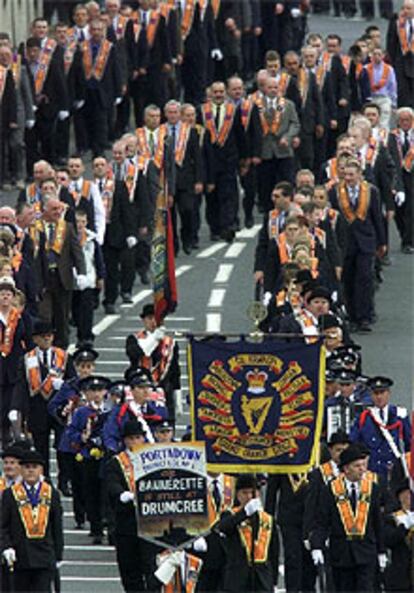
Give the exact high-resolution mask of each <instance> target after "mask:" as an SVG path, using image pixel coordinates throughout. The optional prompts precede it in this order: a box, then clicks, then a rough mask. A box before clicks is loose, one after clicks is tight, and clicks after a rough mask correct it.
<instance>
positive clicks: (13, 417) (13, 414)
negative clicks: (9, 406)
mask: <svg viewBox="0 0 414 593" xmlns="http://www.w3.org/2000/svg"><path fill="white" fill-rule="evenodd" d="M7 418H8V419H9V420H10V422H17V421H18V419H19V412H18V411H17V410H10V412H9V413H8V414H7Z"/></svg>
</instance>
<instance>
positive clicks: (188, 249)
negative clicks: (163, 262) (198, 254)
mask: <svg viewBox="0 0 414 593" xmlns="http://www.w3.org/2000/svg"><path fill="white" fill-rule="evenodd" d="M183 251H184V253H185V254H186V255H191V247H190V245H183Z"/></svg>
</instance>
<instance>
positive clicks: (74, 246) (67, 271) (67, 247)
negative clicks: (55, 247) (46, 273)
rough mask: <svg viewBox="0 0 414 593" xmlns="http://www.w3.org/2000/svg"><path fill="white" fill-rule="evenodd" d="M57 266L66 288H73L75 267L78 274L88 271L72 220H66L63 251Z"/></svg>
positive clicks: (58, 257)
mask: <svg viewBox="0 0 414 593" xmlns="http://www.w3.org/2000/svg"><path fill="white" fill-rule="evenodd" d="M57 268H58V272H59V277H60V281H61V282H62V285H63V287H64V289H65V290H73V268H76V271H77V272H78V274H85V273H86V267H85V259H84V256H83V252H82V249H81V246H80V245H79V241H78V238H77V235H76V232H75V229H74V228H73V225H72V224H71V223H70V222H66V234H65V240H64V241H63V246H62V251H61V252H60V254H59V255H58V256H57Z"/></svg>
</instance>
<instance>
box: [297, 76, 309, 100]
mask: <svg viewBox="0 0 414 593" xmlns="http://www.w3.org/2000/svg"><path fill="white" fill-rule="evenodd" d="M298 89H299V93H300V96H301V99H302V105H304V104H305V103H306V99H307V98H308V91H309V73H308V71H307V70H305V68H299V73H298Z"/></svg>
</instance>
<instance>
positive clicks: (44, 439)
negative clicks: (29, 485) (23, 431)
mask: <svg viewBox="0 0 414 593" xmlns="http://www.w3.org/2000/svg"><path fill="white" fill-rule="evenodd" d="M45 415H46V421H45V422H44V423H43V426H41V427H40V426H37V425H36V424H31V421H30V418H29V428H30V431H31V433H32V435H33V444H34V446H35V448H36V450H37V451H39V453H40V454H41V456H42V457H43V459H44V460H45V474H46V475H47V476H48V475H49V472H50V446H49V440H50V435H51V433H52V432H53V434H54V441H53V447H54V449H57V447H58V444H59V441H60V439H61V436H62V433H63V426H61V425H60V424H58V423H57V422H56V421H55V420H54V418H52V417H51V416H50V415H49V414H48V413H47V411H46V410H45ZM56 459H57V463H58V479H59V482H61V480H62V478H63V479H68V478H69V476H68V469H67V467H66V466H65V462H64V461H63V462H62V458H61V453H60V452H59V451H58V453H57V457H56Z"/></svg>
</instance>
